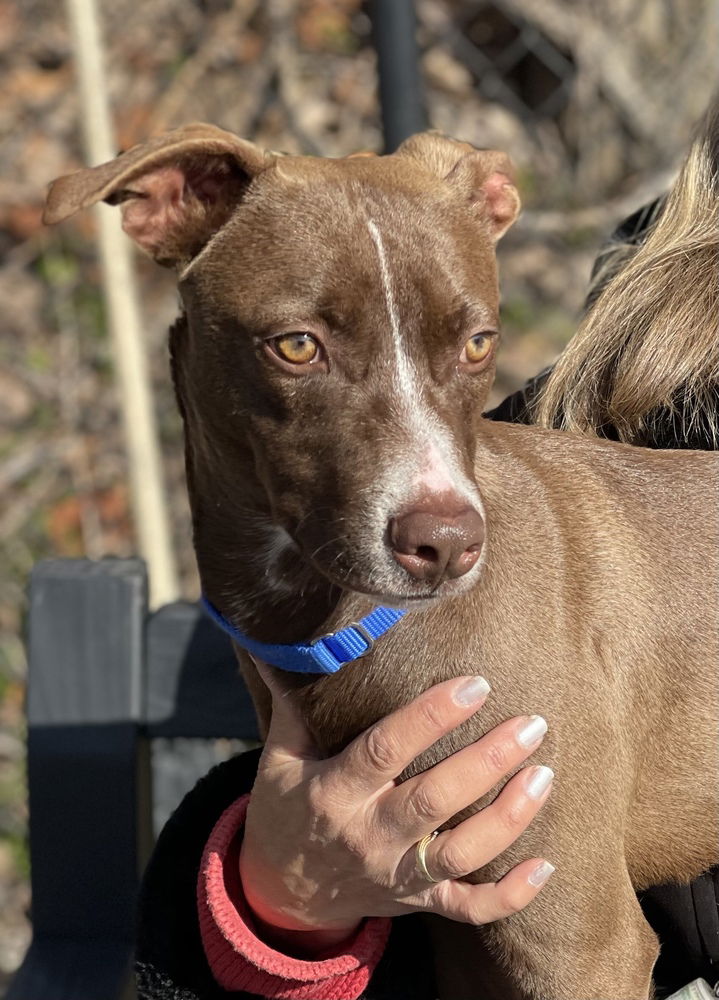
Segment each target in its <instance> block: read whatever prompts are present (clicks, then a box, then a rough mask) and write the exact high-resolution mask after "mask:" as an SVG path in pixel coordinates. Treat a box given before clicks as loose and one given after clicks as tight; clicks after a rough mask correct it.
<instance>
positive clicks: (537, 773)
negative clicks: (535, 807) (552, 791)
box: [524, 764, 554, 799]
mask: <svg viewBox="0 0 719 1000" xmlns="http://www.w3.org/2000/svg"><path fill="white" fill-rule="evenodd" d="M531 770H532V772H533V773H532V775H531V777H530V778H529V780H528V781H527V784H526V785H525V786H524V791H525V792H526V794H527V795H528V796H529V798H530V799H541V797H542V796H543V795H544V793H545V792H546V790H547V789H548V788H549V786H550V785H551V783H552V778H553V777H554V771H553V770H552V769H551V767H545V766H544V765H543V764H540V765H539V766H538V767H533V768H531Z"/></svg>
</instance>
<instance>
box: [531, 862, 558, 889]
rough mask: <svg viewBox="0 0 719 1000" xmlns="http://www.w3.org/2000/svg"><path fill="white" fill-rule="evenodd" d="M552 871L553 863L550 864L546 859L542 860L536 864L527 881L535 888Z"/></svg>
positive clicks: (542, 883)
mask: <svg viewBox="0 0 719 1000" xmlns="http://www.w3.org/2000/svg"><path fill="white" fill-rule="evenodd" d="M553 871H555V867H554V865H550V863H549V862H548V861H542V863H541V864H538V865H537V867H536V868H535V869H534V871H533V872H532V874H531V875H530V876H529V878H528V879H527V881H528V882H529V884H530V885H533V886H534V887H535V888H536V887H537V886H540V885H544V883H545V882H546V881H547V879H548V878H549V876H550V875H551V874H552V872H553Z"/></svg>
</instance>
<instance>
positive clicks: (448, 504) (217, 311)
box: [48, 125, 519, 605]
mask: <svg viewBox="0 0 719 1000" xmlns="http://www.w3.org/2000/svg"><path fill="white" fill-rule="evenodd" d="M510 172H511V168H510V166H509V164H508V161H507V160H506V158H505V157H503V156H502V155H501V154H498V153H491V152H481V151H477V150H474V149H473V148H472V147H470V146H468V145H466V144H462V143H457V142H454V141H453V140H449V139H444V138H442V137H439V136H436V135H430V134H424V135H420V136H415V137H414V138H413V139H411V140H409V141H408V142H407V143H405V144H404V145H403V146H402V147H401V148H400V150H399V151H398V152H397V154H395V155H393V156H390V157H381V158H352V157H350V158H349V159H346V160H339V161H332V160H322V159H316V158H304V157H277V156H275V155H273V154H268V153H265V152H263V151H261V150H258V149H257V147H254V146H253V145H252V144H251V143H246V142H244V141H243V140H240V139H237V138H236V137H234V136H231V135H230V134H229V133H224V132H222V131H221V130H218V129H214V128H212V127H211V126H203V125H198V126H190V127H188V128H187V129H181V130H178V131H177V132H176V133H170V134H168V135H167V136H164V137H158V139H156V140H152V141H151V142H150V143H148V144H146V146H145V147H137V148H135V149H134V150H131V151H130V152H129V153H128V154H125V155H124V156H123V157H120V158H119V160H118V161H116V162H115V163H113V164H106V165H103V166H102V167H99V168H94V169H93V170H90V171H85V172H82V173H81V174H80V175H74V176H73V177H69V178H64V179H62V180H61V181H60V182H58V183H57V184H56V185H55V187H54V189H53V191H52V192H51V195H50V198H49V202H48V206H49V207H48V217H49V218H50V220H51V221H58V220H59V219H61V218H63V217H66V216H67V215H68V214H71V212H72V211H74V210H76V209H77V208H78V207H84V206H86V205H87V204H91V203H92V202H93V201H96V200H99V199H100V198H104V199H106V200H112V201H116V202H119V203H121V204H122V206H123V212H124V218H125V227H126V229H127V231H128V232H129V233H130V234H131V235H132V236H133V238H135V239H136V240H137V241H138V243H140V244H141V245H142V246H143V247H145V248H146V249H148V250H149V252H151V253H152V255H153V256H155V257H156V259H158V260H159V261H161V262H163V263H170V264H173V265H174V266H176V267H177V268H178V270H179V271H180V291H181V295H182V299H183V303H184V306H185V310H186V316H185V317H184V318H183V320H181V321H180V322H179V323H178V324H177V325H176V327H175V329H174V331H173V334H172V338H171V351H172V359H173V375H174V378H175V385H176V389H177V394H178V400H179V403H180V407H181V410H182V415H183V418H184V421H185V427H186V439H187V449H186V454H187V471H188V484H189V488H190V496H191V503H192V507H193V515H194V524H195V544H196V549H197V554H198V561H199V564H200V571H201V574H202V575H203V579H207V578H209V576H210V575H212V574H214V575H215V576H217V578H218V580H219V579H226V578H227V577H228V576H229V577H231V576H232V573H233V568H232V566H229V565H227V563H228V560H229V561H230V562H232V558H233V557H232V555H231V553H232V552H233V551H246V550H247V545H248V544H249V543H250V542H251V541H252V538H253V537H255V536H256V537H255V541H256V548H257V552H258V554H260V555H261V558H262V559H263V560H264V563H263V572H264V573H265V575H266V576H267V577H268V579H273V578H274V579H276V580H280V579H281V574H280V568H279V566H280V563H281V562H282V560H283V558H284V557H285V556H286V554H287V552H288V551H292V553H293V554H294V555H295V556H297V555H299V556H300V557H301V559H302V560H304V562H305V563H306V564H309V565H311V566H312V567H314V570H315V571H317V572H319V574H320V575H322V576H324V577H325V578H326V579H327V580H328V581H330V582H332V583H334V584H338V585H340V586H342V587H345V588H348V589H353V590H357V591H360V592H364V593H368V594H371V595H373V596H374V597H376V598H379V599H381V600H383V601H388V602H393V603H398V604H402V605H407V604H410V603H411V602H412V601H422V600H426V599H428V598H431V597H436V596H438V595H442V594H451V593H457V592H459V591H460V590H462V589H466V588H467V587H468V586H471V585H472V584H473V583H474V582H475V581H476V578H477V574H478V572H479V567H480V565H481V550H482V543H483V538H484V515H483V510H482V503H481V497H480V496H479V492H478V490H477V487H476V484H475V481H474V475H473V469H474V441H475V427H476V421H477V420H478V419H479V418H480V415H481V412H482V408H483V406H484V404H485V402H486V399H487V395H488V393H489V388H490V385H491V381H492V378H493V371H494V352H495V349H496V342H497V339H498V332H497V331H498V289H497V276H496V262H495V253H494V247H495V243H496V240H497V239H498V238H499V237H500V236H501V235H502V233H503V232H504V230H505V229H506V228H507V227H508V226H509V225H510V224H511V222H512V221H513V219H514V218H515V216H516V214H517V210H518V205H519V202H518V198H517V194H516V190H515V188H514V186H513V185H512V183H511V181H510ZM253 532H254V536H253ZM240 539H241V540H242V544H239V542H240ZM221 567H224V568H221Z"/></svg>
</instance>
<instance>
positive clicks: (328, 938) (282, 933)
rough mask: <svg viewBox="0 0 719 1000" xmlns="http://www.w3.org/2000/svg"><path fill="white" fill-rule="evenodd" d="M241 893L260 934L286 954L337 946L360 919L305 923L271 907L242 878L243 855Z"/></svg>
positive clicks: (351, 931)
mask: <svg viewBox="0 0 719 1000" xmlns="http://www.w3.org/2000/svg"><path fill="white" fill-rule="evenodd" d="M238 867H239V874H240V883H241V885H242V893H243V896H244V899H245V903H246V904H247V906H248V908H249V910H250V913H251V915H252V919H253V921H254V923H255V924H256V927H257V931H258V934H259V936H260V937H261V938H262V939H263V940H264V941H266V942H267V943H268V944H270V945H272V946H273V947H276V948H277V949H278V950H280V951H284V952H286V953H287V954H294V955H296V956H302V957H306V956H309V955H316V954H319V953H320V952H323V951H326V950H328V949H331V948H336V947H337V946H339V945H340V944H342V943H343V942H344V941H348V940H349V939H350V938H352V937H353V936H354V935H355V934H356V932H357V930H358V928H359V927H360V925H361V923H362V921H361V920H354V921H338V922H334V923H331V924H326V925H324V926H322V925H317V924H310V923H305V922H304V921H303V920H301V919H300V918H298V917H296V916H295V915H294V914H291V913H288V912H286V911H284V910H282V909H280V908H274V907H272V906H271V905H270V904H269V903H268V901H267V900H266V899H265V898H263V896H262V894H258V893H256V892H255V889H254V886H253V884H252V883H253V881H254V880H250V879H247V878H245V877H244V872H243V867H244V866H243V855H242V851H241V852H240V863H239V866H238Z"/></svg>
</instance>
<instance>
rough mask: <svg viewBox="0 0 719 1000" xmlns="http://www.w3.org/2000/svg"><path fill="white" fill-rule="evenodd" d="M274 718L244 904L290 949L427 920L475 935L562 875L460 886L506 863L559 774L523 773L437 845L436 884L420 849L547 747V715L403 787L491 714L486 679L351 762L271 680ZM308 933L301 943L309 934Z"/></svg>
mask: <svg viewBox="0 0 719 1000" xmlns="http://www.w3.org/2000/svg"><path fill="white" fill-rule="evenodd" d="M259 669H260V672H261V674H262V677H263V679H264V680H265V682H266V683H267V684H268V686H269V688H270V690H271V692H272V696H273V703H272V721H271V724H270V730H269V733H268V736H267V742H266V745H265V749H264V752H263V755H262V758H261V760H260V766H259V770H258V774H257V779H256V782H255V785H254V788H253V792H252V797H251V800H250V805H249V809H248V813H247V822H246V827H245V833H244V840H243V844H242V851H241V855H240V874H241V879H242V883H243V889H244V893H245V897H246V899H247V901H248V903H249V904H250V907H251V908H252V910H253V911H254V913H255V915H256V916H257V917H258V918H259V920H260V922H261V924H263V925H264V928H265V929H266V930H268V931H269V932H270V935H271V936H272V937H273V938H274V940H275V941H276V942H278V943H279V944H284V945H286V944H288V943H289V944H293V945H294V944H298V943H300V942H301V943H302V945H303V946H305V947H306V948H309V950H313V949H314V950H317V949H321V948H323V947H327V946H329V945H332V944H335V943H339V942H341V941H342V940H344V939H345V938H347V937H349V936H350V934H351V933H352V932H353V931H354V929H355V928H356V926H357V924H358V923H359V922H360V921H361V920H362V919H363V918H364V917H369V916H397V915H399V914H402V913H407V912H410V911H415V910H424V911H427V912H432V913H437V914H440V915H441V916H444V917H448V918H449V919H451V920H458V921H462V922H466V923H472V924H482V923H488V922H489V921H492V920H498V919H499V918H501V917H505V916H507V915H508V914H510V913H513V912H515V911H517V910H520V909H522V908H523V907H524V906H526V905H527V903H529V902H531V900H532V899H533V898H534V897H535V896H536V894H537V893H538V892H539V890H540V888H541V886H542V885H543V883H544V882H545V881H546V879H547V878H548V877H549V875H551V872H552V871H553V868H552V866H551V865H549V864H548V863H547V862H545V861H543V860H542V859H540V858H531V859H527V860H526V861H523V862H522V863H521V864H519V865H517V866H516V867H515V868H513V869H512V870H511V871H510V872H508V873H507V875H505V876H504V877H503V878H502V879H501V880H500V881H499V882H497V883H491V882H489V883H484V884H481V885H472V884H470V883H468V882H464V881H457V880H458V879H461V878H462V876H464V875H467V874H469V873H470V872H472V871H474V870H476V869H478V868H481V867H482V866H483V865H485V864H487V863H488V862H489V861H491V860H492V859H493V858H495V857H496V856H497V855H498V854H501V852H502V851H504V850H505V849H506V848H507V847H508V846H509V845H510V844H511V843H512V842H513V841H514V840H515V839H516V838H517V837H518V836H519V835H520V834H521V833H522V832H523V831H524V830H525V829H526V827H527V826H528V825H529V823H530V822H531V821H532V819H533V818H534V816H535V815H536V813H537V812H538V810H539V809H540V808H541V806H542V805H543V803H544V802H545V800H546V798H547V796H548V794H549V790H550V788H551V780H552V777H553V775H552V772H551V770H550V769H549V768H545V767H531V768H524V769H522V770H521V771H519V772H518V773H517V774H516V775H514V777H512V778H511V779H510V781H509V782H508V783H507V784H506V786H505V787H504V788H503V789H502V792H501V793H500V794H499V795H498V796H497V798H496V799H495V800H494V801H493V802H492V804H491V805H489V806H487V807H486V808H485V809H483V810H481V811H480V812H479V813H476V814H474V815H473V816H471V817H470V818H468V819H466V820H464V821H463V822H462V823H460V824H459V825H458V826H456V827H455V828H454V829H453V830H448V831H445V832H443V833H440V834H439V835H438V836H437V837H436V838H435V839H434V840H433V841H431V843H429V844H428V846H427V849H426V853H425V863H426V867H427V870H428V871H429V873H430V874H431V876H432V877H433V878H435V879H437V880H438V881H437V882H436V883H430V882H428V881H427V879H426V878H425V877H424V876H423V875H422V874H420V873H419V871H418V870H417V868H416V845H417V842H418V841H419V840H420V839H421V838H423V837H425V836H426V835H428V834H431V833H432V832H433V831H434V830H436V829H437V827H439V826H441V825H442V824H443V823H444V822H446V821H447V820H448V819H450V818H451V817H452V816H453V815H455V814H456V813H458V812H460V811H461V810H462V809H465V808H466V807H468V806H469V805H471V804H472V803H473V802H475V801H476V800H477V799H478V798H480V797H481V796H483V795H485V794H486V793H487V792H489V791H490V790H491V789H492V788H493V787H494V786H495V785H496V784H497V783H498V782H499V781H500V780H501V779H502V778H503V777H504V776H505V775H506V774H507V773H508V772H509V771H511V770H512V769H513V768H515V767H516V766H518V765H519V764H521V763H522V761H524V760H525V759H526V758H527V757H528V756H529V755H530V754H531V753H532V751H533V750H535V749H536V748H537V747H538V746H539V744H540V743H541V741H542V738H543V736H544V732H545V730H546V724H545V723H544V720H542V719H540V718H539V717H537V716H532V717H526V716H524V717H519V718H514V719H509V720H507V721H506V722H503V723H502V724H501V725H499V726H497V727H496V728H495V729H493V730H492V731H491V732H489V733H487V734H486V735H485V736H483V737H482V738H481V739H480V740H478V741H477V742H476V743H473V744H471V745H470V746H467V747H465V748H464V749H462V750H460V751H459V752H457V753H455V754H453V755H452V756H451V757H448V758H447V759H445V760H443V761H441V762H440V763H438V764H436V765H435V766H434V767H433V768H431V769H429V770H428V771H425V772H424V773H423V774H420V775H417V776H416V777H414V778H411V779H409V780H408V781H406V782H404V783H402V784H399V785H398V784H397V782H396V779H397V777H398V776H399V775H400V774H401V773H402V771H403V770H404V769H405V767H407V765H408V764H409V763H410V762H411V761H412V760H413V759H414V758H415V757H417V756H418V755H419V754H420V753H421V752H422V751H423V750H426V749H427V748H428V747H430V746H431V745H432V744H433V743H434V742H435V741H436V740H438V739H439V738H440V737H441V736H443V735H444V734H445V733H448V732H449V731H450V730H452V729H454V728H455V727H456V726H458V725H460V724H461V723H462V722H464V721H465V720H466V719H467V718H469V717H470V716H471V715H472V714H473V713H474V712H476V711H477V710H478V709H479V708H481V706H482V704H483V703H484V701H485V699H486V695H487V692H488V690H489V688H488V686H487V684H486V682H484V681H483V680H482V679H481V678H470V677H461V678H456V679H453V680H451V681H445V682H443V683H442V684H438V685H436V686H435V687H433V688H430V689H429V690H428V691H426V692H424V693H423V694H422V695H420V697H418V698H416V699H415V700H414V701H413V702H411V703H410V704H409V705H407V706H405V707H404V708H401V709H399V710H398V711H396V712H393V713H392V714H391V715H389V716H387V717H386V718H384V719H382V720H380V721H379V722H377V723H376V724H375V725H374V726H372V727H370V728H369V729H368V730H366V732H364V733H362V734H361V735H360V736H358V737H357V739H355V740H354V741H353V742H352V743H350V744H349V746H347V747H346V748H345V750H343V751H342V752H341V753H339V754H337V755H336V756H335V757H332V758H329V759H320V758H319V755H318V750H317V748H316V747H315V746H314V745H313V743H312V740H311V739H310V737H309V734H308V732H307V730H306V728H305V726H304V724H303V722H302V720H301V718H300V717H299V715H298V714H297V712H296V710H295V709H294V708H293V706H292V704H291V702H290V700H289V698H287V697H285V696H284V695H283V693H282V692H281V691H280V690H279V689H278V687H277V683H276V680H275V678H274V676H273V675H272V673H271V671H269V670H267V669H266V668H264V667H263V666H262V665H260V667H259ZM298 932H301V933H298Z"/></svg>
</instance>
